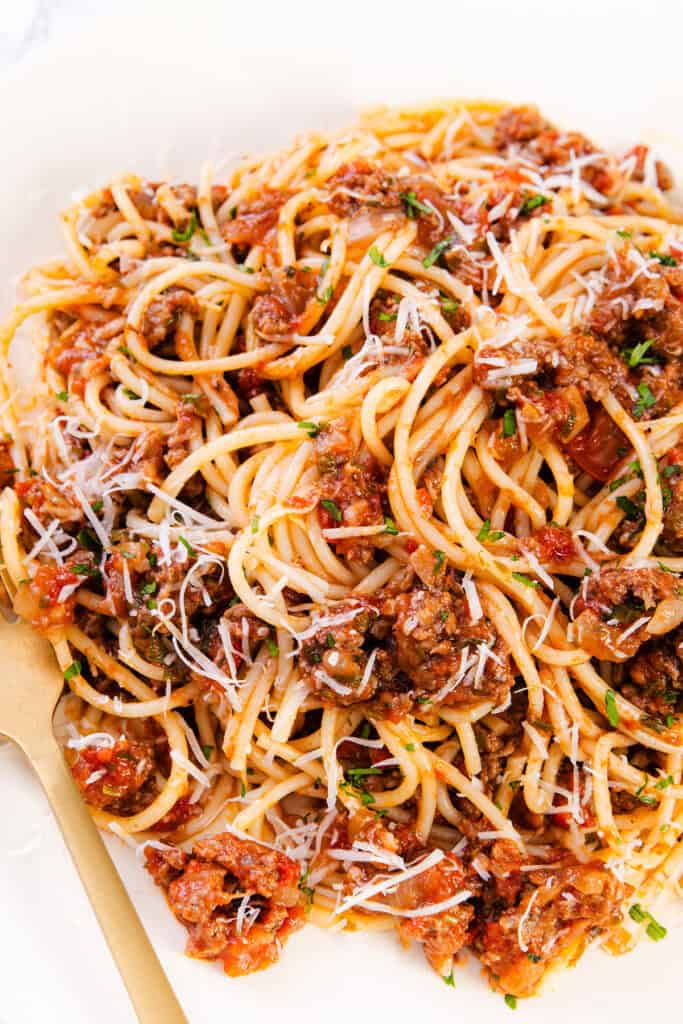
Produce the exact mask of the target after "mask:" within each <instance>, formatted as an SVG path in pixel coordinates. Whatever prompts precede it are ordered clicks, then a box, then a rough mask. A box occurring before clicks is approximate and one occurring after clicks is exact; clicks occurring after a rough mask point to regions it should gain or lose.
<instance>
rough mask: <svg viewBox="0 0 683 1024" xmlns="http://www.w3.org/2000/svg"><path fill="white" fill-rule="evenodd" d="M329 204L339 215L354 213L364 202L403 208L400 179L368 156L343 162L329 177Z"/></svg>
mask: <svg viewBox="0 0 683 1024" xmlns="http://www.w3.org/2000/svg"><path fill="white" fill-rule="evenodd" d="M327 188H328V190H329V193H330V200H329V204H328V205H329V207H330V210H332V212H333V213H335V214H336V215H337V216H338V217H352V216H353V215H354V213H357V212H358V210H359V209H362V208H363V207H364V206H370V207H380V208H383V209H396V210H398V209H400V207H401V199H400V192H401V183H400V182H399V181H398V180H397V179H396V178H394V177H393V176H392V175H388V174H387V173H386V171H385V170H384V169H383V168H381V167H375V166H373V164H371V163H370V162H369V161H368V160H363V159H359V160H355V161H354V162H353V163H350V164H344V166H343V167H340V168H339V170H338V171H336V172H335V173H334V174H333V175H332V177H331V178H329V179H328V181H327Z"/></svg>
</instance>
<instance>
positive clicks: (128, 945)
mask: <svg viewBox="0 0 683 1024" xmlns="http://www.w3.org/2000/svg"><path fill="white" fill-rule="evenodd" d="M32 764H33V767H34V768H35V770H36V772H37V774H38V777H39V779H40V782H41V784H42V786H43V789H44V790H45V793H46V795H47V798H48V800H49V802H50V806H51V807H52V811H53V813H54V816H55V818H56V819H57V823H58V825H59V827H60V829H61V832H62V835H63V837H64V841H65V843H66V845H67V847H68V849H69V852H70V853H71V856H72V858H73V861H74V864H75V865H76V869H77V871H78V874H79V875H80V877H81V881H82V883H83V885H84V887H85V890H86V892H87V894H88V897H89V899H90V902H91V904H92V907H93V910H94V911H95V914H96V916H97V920H98V921H99V923H100V927H101V929H102V931H103V933H104V937H105V939H106V940H107V943H108V945H109V949H110V950H111V953H112V955H113V957H114V960H115V961H116V964H117V966H118V969H119V972H120V974H121V978H122V979H123V983H124V985H125V986H126V988H127V990H128V995H129V996H130V999H131V1002H132V1003H133V1006H134V1007H135V1012H136V1014H137V1017H138V1020H139V1022H140V1024H187V1018H186V1016H185V1014H184V1013H183V1011H182V1009H181V1007H180V1004H179V1002H178V1000H177V999H176V996H175V994H174V992H173V989H172V988H171V986H170V984H169V981H168V978H167V977H166V975H165V974H164V970H163V968H162V966H161V964H160V963H159V960H158V959H157V955H156V953H155V952H154V948H153V947H152V944H151V942H150V941H149V939H148V938H147V933H146V932H145V930H144V928H143V927H142V923H141V921H140V918H139V917H138V915H137V912H136V911H135V908H134V906H133V904H132V903H131V900H130V897H129V895H128V893H127V892H126V890H125V888H124V887H123V883H122V881H121V879H120V878H119V874H118V872H117V870H116V868H115V866H114V864H113V862H112V860H111V858H110V856H109V854H108V853H107V848H106V847H105V845H104V843H103V842H102V839H101V837H100V834H99V832H98V831H97V828H96V826H95V823H94V822H93V820H92V818H91V817H90V814H89V813H88V810H87V808H86V806H85V803H84V802H83V800H82V798H81V795H80V793H79V792H78V790H77V788H76V785H75V783H74V781H73V779H72V778H71V773H70V772H69V770H68V768H67V767H66V764H65V762H64V758H63V756H62V753H61V751H60V749H59V747H58V746H57V744H56V742H55V741H54V740H52V739H47V738H46V743H45V747H44V749H43V750H41V751H40V752H39V753H38V755H37V756H36V755H35V753H33V752H32Z"/></svg>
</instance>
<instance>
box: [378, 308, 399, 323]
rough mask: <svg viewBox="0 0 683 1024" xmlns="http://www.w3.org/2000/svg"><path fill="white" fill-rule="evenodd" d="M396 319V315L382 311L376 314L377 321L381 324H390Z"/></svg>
mask: <svg viewBox="0 0 683 1024" xmlns="http://www.w3.org/2000/svg"><path fill="white" fill-rule="evenodd" d="M397 318H398V313H385V312H384V310H381V311H380V312H379V313H378V314H377V319H378V320H381V321H382V322H383V323H391V321H392V320H396V319H397Z"/></svg>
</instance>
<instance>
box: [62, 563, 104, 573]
mask: <svg viewBox="0 0 683 1024" xmlns="http://www.w3.org/2000/svg"><path fill="white" fill-rule="evenodd" d="M69 572H72V573H74V574H75V575H76V576H99V575H100V570H99V569H92V568H91V567H90V566H89V565H86V564H85V563H81V562H79V564H78V565H72V566H70V568H69Z"/></svg>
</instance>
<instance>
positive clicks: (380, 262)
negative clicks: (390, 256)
mask: <svg viewBox="0 0 683 1024" xmlns="http://www.w3.org/2000/svg"><path fill="white" fill-rule="evenodd" d="M368 256H369V257H370V259H371V260H372V262H373V263H374V264H375V266H376V267H388V266H389V264H388V263H387V261H386V260H385V258H384V253H383V252H380V251H379V249H378V248H377V246H376V245H373V246H371V247H370V249H369V250H368Z"/></svg>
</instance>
